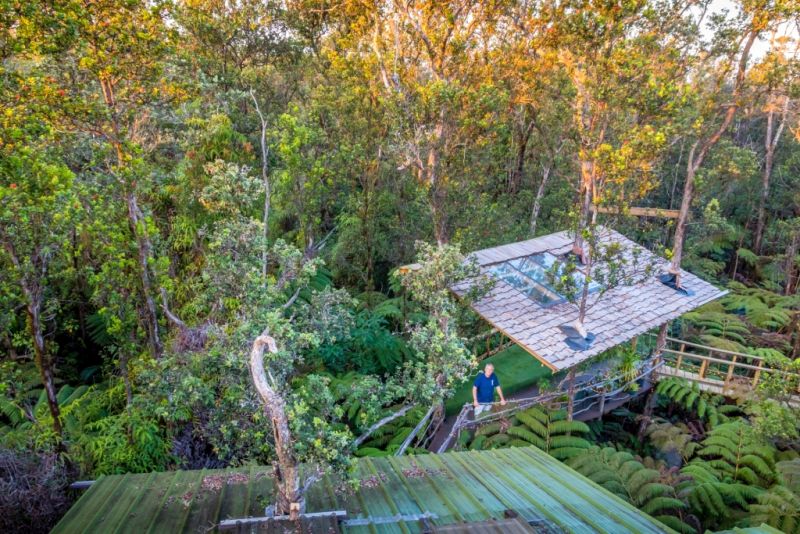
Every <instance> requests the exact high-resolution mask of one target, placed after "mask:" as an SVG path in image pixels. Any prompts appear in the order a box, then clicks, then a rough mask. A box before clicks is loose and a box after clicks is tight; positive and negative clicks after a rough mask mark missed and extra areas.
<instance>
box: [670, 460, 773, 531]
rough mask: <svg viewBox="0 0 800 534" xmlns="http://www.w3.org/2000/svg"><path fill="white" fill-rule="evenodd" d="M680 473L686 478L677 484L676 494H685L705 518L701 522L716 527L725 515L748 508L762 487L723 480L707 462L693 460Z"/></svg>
mask: <svg viewBox="0 0 800 534" xmlns="http://www.w3.org/2000/svg"><path fill="white" fill-rule="evenodd" d="M681 474H682V475H685V476H686V480H685V481H683V482H681V483H680V484H678V487H677V489H678V495H679V496H681V497H683V498H685V499H686V500H687V502H688V503H689V506H690V507H691V510H692V511H693V512H694V513H695V514H697V515H698V516H700V517H704V518H705V519H706V521H705V522H704V526H706V527H709V528H711V527H716V526H718V525H719V524H720V523H724V522H725V520H726V518H729V517H732V516H734V515H736V514H737V513H741V511H744V510H747V508H748V506H749V503H750V502H752V501H754V500H755V499H756V498H757V497H758V495H759V494H760V493H761V492H762V491H763V490H761V489H760V488H757V487H753V486H748V485H747V484H742V483H739V482H734V481H723V480H722V479H721V477H720V476H719V473H718V472H717V471H716V470H715V469H714V468H712V467H711V466H710V465H709V464H707V463H704V462H693V463H691V464H689V465H687V466H685V467H684V468H683V469H681Z"/></svg>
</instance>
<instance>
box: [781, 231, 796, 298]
mask: <svg viewBox="0 0 800 534" xmlns="http://www.w3.org/2000/svg"><path fill="white" fill-rule="evenodd" d="M798 250H800V229H799V230H796V231H795V232H794V234H792V239H791V240H790V241H789V244H788V245H787V246H786V264H785V267H784V270H785V271H786V285H785V286H784V287H783V294H784V295H786V296H789V295H791V294H793V293H794V292H795V289H796V287H797V278H798V276H797V267H796V265H795V258H796V257H797V252H798Z"/></svg>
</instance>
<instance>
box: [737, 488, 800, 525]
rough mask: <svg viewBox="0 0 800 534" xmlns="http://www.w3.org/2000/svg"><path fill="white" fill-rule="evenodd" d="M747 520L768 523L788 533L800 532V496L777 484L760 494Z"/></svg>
mask: <svg viewBox="0 0 800 534" xmlns="http://www.w3.org/2000/svg"><path fill="white" fill-rule="evenodd" d="M747 520H748V522H749V523H750V524H751V525H754V526H755V525H760V524H763V523H766V524H767V525H769V526H771V527H775V528H777V529H778V530H780V531H781V532H785V533H787V534H794V533H797V532H800V496H799V495H798V494H797V493H794V492H793V491H791V490H790V489H789V488H786V487H784V486H779V485H775V486H773V487H771V488H770V489H769V491H766V492H764V493H762V494H761V495H759V496H758V501H757V502H756V503H755V504H752V505H751V506H750V515H749V517H748V519H747Z"/></svg>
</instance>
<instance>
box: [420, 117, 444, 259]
mask: <svg viewBox="0 0 800 534" xmlns="http://www.w3.org/2000/svg"><path fill="white" fill-rule="evenodd" d="M444 134H445V125H444V110H442V111H441V112H440V114H439V120H438V121H437V123H436V126H435V127H434V138H433V141H432V142H431V145H430V147H428V157H427V161H426V164H425V175H426V181H427V186H428V188H429V190H430V193H429V195H430V203H431V216H432V219H433V234H434V237H435V238H436V243H437V244H439V245H444V244H446V243H447V218H446V216H445V213H444V208H445V206H444V204H445V197H446V194H445V191H444V188H443V187H442V184H441V183H440V182H441V180H440V176H439V159H440V158H439V149H440V146H441V144H442V140H443V139H444Z"/></svg>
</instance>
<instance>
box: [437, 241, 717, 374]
mask: <svg viewBox="0 0 800 534" xmlns="http://www.w3.org/2000/svg"><path fill="white" fill-rule="evenodd" d="M600 240H601V241H605V242H609V241H613V242H617V243H619V244H620V245H622V247H623V249H624V250H625V251H626V254H628V255H632V254H633V251H637V252H638V253H639V254H640V262H641V263H648V264H651V265H653V267H654V269H653V274H652V275H651V276H648V277H647V278H646V279H645V280H644V281H643V282H641V283H637V284H634V285H620V286H617V287H613V288H611V289H609V290H608V291H606V292H604V293H602V295H601V296H600V297H599V299H597V300H596V302H593V303H592V306H591V307H590V308H589V310H588V311H587V313H586V318H585V320H584V325H585V327H586V330H587V331H588V332H590V333H592V334H594V335H595V336H596V337H595V340H594V342H593V343H592V344H591V346H590V347H589V348H587V349H585V350H574V349H572V348H570V346H569V345H567V343H566V338H565V335H564V333H563V332H562V331H561V328H560V327H561V326H562V325H567V324H571V323H573V322H574V321H575V320H576V319H577V318H578V307H577V306H576V305H575V304H572V303H569V302H562V303H560V304H555V305H551V306H547V307H546V306H543V305H541V304H539V303H537V302H536V301H534V300H532V299H530V298H529V297H528V296H526V295H525V294H524V293H522V292H521V291H519V290H518V289H517V288H515V287H513V286H511V285H510V284H508V283H506V282H504V281H502V280H499V279H498V280H497V281H496V284H495V285H494V287H493V288H492V289H491V291H489V293H488V294H486V295H485V296H484V297H483V298H481V299H480V300H478V301H477V302H473V303H471V304H470V305H471V307H472V308H473V309H474V310H475V312H477V313H478V314H479V315H480V316H481V317H483V318H484V319H485V320H486V321H487V322H488V323H490V324H491V325H492V326H494V327H495V328H497V329H498V330H500V331H502V332H503V333H505V334H506V335H507V336H508V337H510V338H511V339H512V340H513V341H514V342H516V343H517V344H519V345H520V346H521V347H522V348H524V349H525V350H527V351H528V352H529V353H531V354H532V355H533V356H535V357H536V358H537V359H539V360H540V361H541V362H542V363H544V364H545V365H547V366H548V367H550V368H551V369H552V370H553V371H561V370H563V369H568V368H570V367H574V366H575V365H578V364H580V363H581V362H583V361H585V360H587V359H589V358H591V357H593V356H596V355H598V354H600V353H602V352H604V351H606V350H608V349H610V348H612V347H614V346H616V345H619V344H621V343H624V342H626V341H628V340H630V339H632V338H633V337H635V336H637V335H640V334H643V333H645V332H647V331H648V330H651V329H653V328H656V327H658V326H660V325H662V324H664V323H667V322H669V321H671V320H673V319H676V318H677V317H680V316H681V315H683V314H684V313H686V312H688V311H691V310H694V309H695V308H698V307H699V306H702V305H703V304H705V303H707V302H709V301H711V300H714V299H717V298H719V297H721V296H723V295H725V294H726V291H723V290H720V289H718V288H717V287H715V286H714V285H712V284H710V283H708V282H706V281H704V280H702V279H700V278H699V277H697V276H695V275H693V274H691V273H689V272H687V271H684V270H681V283H682V286H683V287H684V288H686V289H688V290H690V291H691V295H686V294H683V293H681V292H678V291H675V290H674V289H672V288H670V287H668V286H666V285H664V284H662V283H661V281H660V280H659V279H658V275H659V274H660V273H662V272H665V271H666V270H667V268H668V266H669V263H668V262H667V260H665V259H664V258H661V257H658V256H656V255H654V254H652V253H651V252H650V251H648V250H647V249H645V248H644V247H642V246H640V245H638V244H636V243H634V242H633V241H631V240H630V239H628V238H626V237H625V236H623V235H622V234H620V233H618V232H616V231H614V230H610V229H608V228H600ZM572 242H573V238H572V237H571V236H570V235H569V233H568V232H566V231H564V232H557V233H555V234H550V235H546V236H542V237H537V238H534V239H528V240H526V241H520V242H518V243H510V244H507V245H502V246H499V247H493V248H487V249H483V250H478V251H476V252H473V253H472V254H471V255H470V256H472V257H474V258H475V260H476V261H477V263H478V265H479V266H480V267H481V271H482V272H483V273H488V271H489V270H490V269H491V267H492V266H494V265H497V264H499V263H502V262H504V261H507V260H512V259H515V258H520V257H524V256H529V255H531V254H536V253H542V252H549V253H551V254H554V255H556V256H560V255H563V254H565V253H567V252H569V251H570V249H571V246H572ZM489 276H491V275H489ZM468 287H469V282H462V283H461V284H459V285H457V286H456V287H454V288H453V290H454V291H455V292H456V293H457V294H464V292H465V291H466V290H467V288H468Z"/></svg>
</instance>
